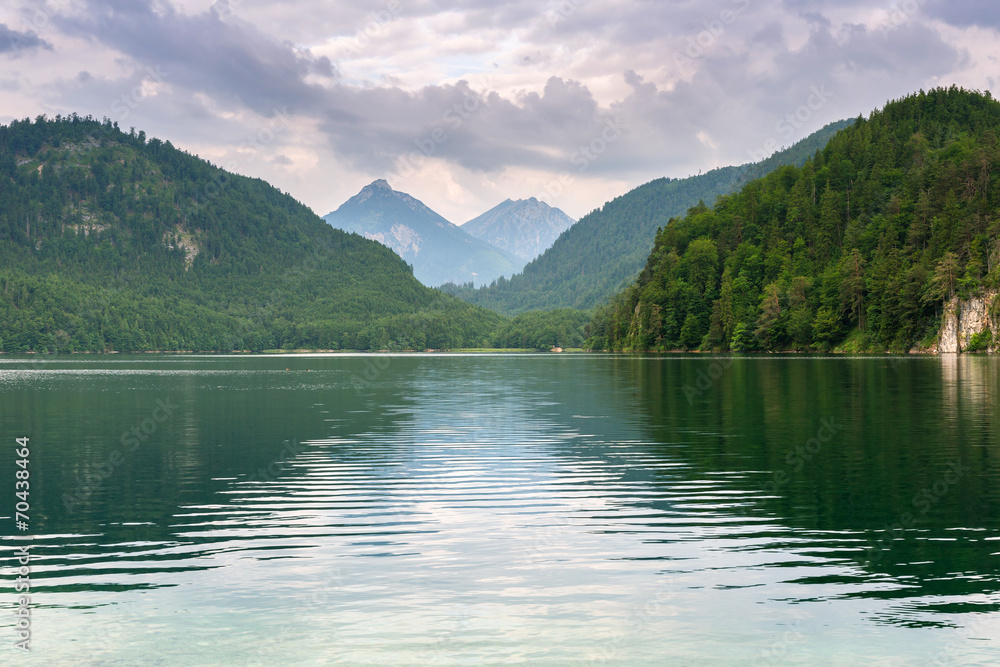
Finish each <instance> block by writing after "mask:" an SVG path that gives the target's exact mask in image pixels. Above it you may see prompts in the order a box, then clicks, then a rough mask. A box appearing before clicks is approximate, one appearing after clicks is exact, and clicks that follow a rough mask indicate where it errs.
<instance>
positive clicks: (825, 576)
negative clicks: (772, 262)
mask: <svg viewBox="0 0 1000 667" xmlns="http://www.w3.org/2000/svg"><path fill="white" fill-rule="evenodd" d="M998 391H1000V363H998V361H997V360H996V359H995V358H991V357H979V356H965V357H910V358H907V357H898V358H890V357H869V358H845V357H809V356H802V355H797V356H789V357H782V356H774V355H769V356H766V357H732V358H727V357H706V356H696V355H688V356H648V357H640V356H609V355H423V354H421V355H370V356H369V355H354V356H352V355H327V356H323V355H318V356H294V357H290V356H282V357H275V356H266V357H202V356H198V357H191V356H153V355H142V356H118V355H116V356H106V357H85V356H73V357H61V358H40V359H27V358H9V357H8V358H4V359H2V360H0V442H3V443H4V445H5V446H7V449H6V451H7V454H5V455H4V456H3V457H0V517H3V518H2V519H0V525H3V527H4V530H3V535H4V536H5V537H4V540H3V543H2V546H0V548H2V549H3V565H4V568H3V571H2V572H3V579H2V581H0V587H2V588H0V604H2V605H3V607H4V611H3V614H2V616H0V618H2V622H0V624H2V625H4V626H5V629H4V630H3V632H0V636H6V637H8V638H7V639H5V640H3V642H0V662H2V663H4V664H25V665H33V664H45V665H75V664H80V665H279V664H280V665H291V664H316V665H321V664H338V663H339V664H407V665H410V664H412V665H472V664H519V663H520V664H551V665H563V664H566V665H576V664H587V665H618V664H621V665H636V664H639V665H642V664H649V665H654V664H697V665H702V664H705V665H753V664H756V665H784V664H793V665H814V664H831V665H853V664H873V663H879V664H893V665H926V664H956V665H958V664H962V665H966V664H982V665H992V664H1000V410H998V407H1000V406H998ZM17 437H29V438H30V450H31V454H30V463H29V470H30V473H31V476H30V481H31V488H30V492H31V495H30V504H31V509H30V511H29V512H28V514H29V516H30V530H29V531H28V532H26V533H22V532H20V531H17V530H16V529H15V528H14V524H13V519H12V518H11V515H12V514H13V512H14V509H15V503H16V502H17V498H15V497H14V481H15V474H16V471H17V470H19V468H18V467H17V466H16V464H15V458H16V457H15V453H14V452H15V450H16V447H15V445H14V439H15V438H17ZM0 451H2V450H0ZM3 480H8V481H7V482H5V481H3ZM3 489H7V490H6V491H3ZM27 536H30V542H31V544H32V546H31V553H32V556H33V558H34V560H33V561H32V562H31V572H30V579H31V584H32V591H31V601H32V605H33V608H32V617H31V619H32V624H31V633H32V634H31V644H30V646H31V652H30V653H29V654H22V653H21V652H20V651H18V650H16V649H15V647H14V643H15V641H16V638H15V636H14V634H13V625H14V617H13V616H12V615H11V613H10V612H11V610H13V608H14V605H15V602H16V594H15V592H14V586H15V578H16V576H17V574H16V569H15V568H16V566H17V562H16V560H15V555H14V552H15V549H16V547H18V546H20V545H22V544H25V543H26V541H27ZM880 661H881V662H880Z"/></svg>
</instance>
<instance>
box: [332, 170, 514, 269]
mask: <svg viewBox="0 0 1000 667" xmlns="http://www.w3.org/2000/svg"><path fill="white" fill-rule="evenodd" d="M324 219H325V220H326V221H327V223H329V224H330V225H331V226H333V227H337V228H338V229H343V230H344V231H346V232H354V233H356V234H361V235H362V236H364V237H365V238H369V239H372V240H375V241H378V242H379V243H381V244H383V245H386V246H388V247H390V248H392V249H393V250H394V251H395V252H396V254H397V255H399V256H400V257H402V258H403V259H404V260H406V261H407V263H409V264H411V265H412V266H413V275H414V276H416V278H417V280H419V281H420V282H422V283H423V284H425V285H430V286H437V285H441V284H443V283H446V282H453V283H457V284H462V283H467V282H472V283H474V284H476V285H483V284H489V283H490V282H492V281H493V280H496V279H497V278H498V277H500V276H506V277H508V278H509V277H510V276H512V275H513V274H515V273H517V272H518V271H520V270H521V267H523V266H524V261H523V260H520V259H518V258H517V257H515V256H514V255H513V254H511V253H509V252H507V251H506V250H502V249H499V248H496V247H494V246H492V245H490V244H489V243H488V242H486V241H482V240H480V239H477V238H474V237H473V236H471V235H470V234H468V233H467V232H466V231H464V230H463V229H462V228H460V227H457V226H456V225H453V224H451V223H450V222H448V221H447V220H445V219H444V218H442V217H441V216H440V215H438V214H437V213H435V212H434V211H432V210H431V209H430V208H428V207H427V206H425V205H424V204H423V203H421V202H420V201H419V200H418V199H415V198H413V197H411V196H410V195H408V194H406V193H405V192H398V191H396V190H393V189H392V188H391V187H389V184H388V183H387V182H386V181H385V180H384V179H381V178H380V179H378V180H377V181H374V182H373V183H371V184H369V185H366V186H365V187H364V188H363V189H362V190H361V192H359V193H358V194H356V195H355V196H353V197H351V198H350V199H349V200H347V201H346V202H345V203H344V204H343V205H342V206H341V207H340V208H338V209H337V210H336V211H333V212H332V213H329V214H327V215H326V216H324Z"/></svg>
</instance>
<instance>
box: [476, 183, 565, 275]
mask: <svg viewBox="0 0 1000 667" xmlns="http://www.w3.org/2000/svg"><path fill="white" fill-rule="evenodd" d="M574 222H576V221H575V220H574V219H573V218H571V217H569V216H568V215H566V214H565V213H563V212H562V211H561V210H559V209H558V208H553V207H551V206H549V205H548V204H546V203H545V202H541V201H538V200H537V199H535V198H534V197H532V198H531V199H518V200H517V201H511V200H510V199H508V200H506V201H504V202H502V203H500V204H497V205H496V206H494V207H493V208H491V209H490V210H489V211H487V212H486V213H483V214H482V215H481V216H479V217H477V218H473V219H472V220H469V221H468V222H466V223H465V224H464V225H462V231H464V232H467V233H469V234H471V235H472V236H475V237H476V238H477V239H482V240H483V241H486V242H487V243H489V244H490V245H492V246H495V247H497V248H500V249H501V250H506V251H507V252H509V253H511V254H512V255H514V256H515V257H517V258H518V259H520V260H522V261H523V262H530V261H531V260H533V259H534V258H536V257H538V256H539V255H541V254H542V253H543V252H544V251H545V250H546V249H547V248H548V247H549V246H551V245H552V243H553V242H554V241H555V240H556V239H557V238H559V235H560V234H562V233H563V232H564V231H566V230H567V229H569V228H570V227H572V226H573V223H574Z"/></svg>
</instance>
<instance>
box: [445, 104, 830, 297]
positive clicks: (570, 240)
mask: <svg viewBox="0 0 1000 667" xmlns="http://www.w3.org/2000/svg"><path fill="white" fill-rule="evenodd" d="M847 124H848V121H841V122H838V123H832V124H830V125H827V126H826V127H824V128H823V129H821V130H819V131H818V132H815V133H814V134H812V135H810V136H809V137H807V138H805V139H803V140H802V141H800V142H799V143H797V144H795V145H794V146H792V147H791V148H788V149H786V150H783V151H781V152H779V153H775V154H774V155H772V156H771V157H769V158H767V159H766V160H763V161H762V162H758V163H755V164H745V165H743V166H741V167H724V168H722V169H715V170H713V171H710V172H708V173H707V174H704V175H701V176H693V177H690V178H685V179H669V178H661V179H658V180H655V181H652V182H650V183H647V184H645V185H642V186H639V187H638V188H636V189H634V190H632V191H631V192H629V193H627V194H625V195H622V196H621V197H618V198H616V199H614V200H613V201H610V202H608V203H606V204H605V205H604V206H603V207H602V208H601V209H598V210H595V211H593V212H592V213H590V214H588V215H586V216H584V217H583V218H581V219H580V221H579V222H577V223H576V224H575V225H573V226H572V227H571V228H570V229H569V230H567V231H566V232H565V233H564V234H563V235H562V236H561V237H560V238H559V239H558V240H557V241H556V242H555V243H554V244H553V245H552V247H551V248H549V249H548V250H547V251H545V253H543V254H542V255H541V256H540V257H538V258H537V259H535V260H534V261H532V262H530V263H528V265H527V266H525V267H524V270H523V271H522V272H521V273H520V274H518V275H515V276H514V277H513V278H511V279H510V280H498V281H497V282H496V284H493V285H490V286H488V287H484V288H482V289H479V290H474V291H473V290H467V289H460V288H456V287H454V286H446V287H445V288H444V289H445V291H448V292H449V293H452V294H455V295H457V296H459V298H462V299H465V300H466V301H469V302H470V303H476V304H479V305H481V306H485V307H487V308H491V309H493V310H496V311H497V312H501V313H506V314H516V313H521V312H524V311H527V310H535V309H549V308H564V307H568V308H592V307H594V306H595V305H597V304H599V303H602V302H604V301H607V300H608V299H610V298H611V297H612V296H613V295H614V294H615V293H616V292H618V291H619V290H621V289H622V288H624V287H625V286H626V285H627V284H628V282H629V281H631V280H634V279H635V276H636V274H637V273H638V272H639V271H640V270H641V269H642V267H643V264H644V263H645V261H646V257H647V256H648V255H649V251H650V249H651V248H652V247H653V239H654V237H655V236H656V230H657V228H659V227H662V226H664V225H666V224H667V221H668V220H670V218H672V217H674V216H677V215H682V214H683V213H684V212H685V211H686V210H687V209H689V208H690V207H692V206H695V205H696V204H697V203H698V202H699V200H705V201H708V202H713V201H715V198H716V197H717V196H719V195H722V194H726V193H729V192H733V191H735V190H737V189H738V188H739V187H740V186H742V185H743V184H744V183H746V182H748V181H750V180H752V179H754V178H757V177H760V176H763V175H764V174H767V173H768V172H770V171H772V170H774V169H776V168H778V167H780V166H781V165H784V164H799V165H800V164H802V163H803V162H805V160H806V158H808V157H809V156H810V155H812V154H813V153H815V152H816V151H817V150H819V149H821V148H823V146H825V145H826V142H827V141H828V140H829V139H830V137H831V136H833V135H834V134H835V133H836V132H837V130H839V129H840V128H842V127H844V126H845V125H847Z"/></svg>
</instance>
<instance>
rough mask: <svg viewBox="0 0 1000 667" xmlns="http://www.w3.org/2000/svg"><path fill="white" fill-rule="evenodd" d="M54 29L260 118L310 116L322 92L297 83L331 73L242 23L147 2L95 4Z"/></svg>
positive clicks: (322, 61) (321, 62)
mask: <svg viewBox="0 0 1000 667" xmlns="http://www.w3.org/2000/svg"><path fill="white" fill-rule="evenodd" d="M56 24H57V25H58V26H59V27H60V28H61V29H62V30H63V31H64V32H66V33H67V34H70V35H74V36H79V37H86V38H90V39H93V40H96V41H99V42H101V43H104V44H106V45H108V46H110V47H112V48H114V49H116V50H118V51H121V52H123V53H126V54H128V55H129V56H131V57H133V58H135V59H136V60H138V61H139V62H141V63H145V64H147V65H151V66H154V67H160V68H162V70H163V71H165V72H168V73H169V77H170V79H169V81H170V83H171V84H176V85H180V86H182V87H184V88H186V89H188V90H190V91H194V92H201V93H206V94H208V95H211V96H212V97H217V98H221V99H222V100H223V101H225V102H227V103H238V104H241V105H245V106H247V107H249V108H250V109H252V110H254V111H255V112H257V113H261V114H265V115H269V114H271V113H272V112H273V111H274V110H275V109H278V108H281V107H287V108H289V109H290V110H292V111H293V112H301V111H316V110H317V109H319V108H320V107H322V106H323V104H324V101H325V98H326V93H325V91H324V89H323V88H322V87H320V86H318V85H315V84H309V83H306V82H305V80H304V79H305V77H306V76H308V75H310V74H316V75H321V76H326V77H332V76H334V74H335V72H334V68H333V65H332V64H331V63H330V61H329V60H328V59H326V58H315V57H313V56H312V55H311V54H310V53H309V52H307V51H298V50H296V49H294V48H293V47H292V46H291V45H289V44H282V43H279V42H278V41H277V40H275V39H274V38H272V37H269V36H267V35H265V34H263V33H261V32H260V31H259V30H257V29H256V28H255V27H253V26H251V25H250V24H247V23H243V22H240V21H239V20H236V19H234V20H231V21H224V20H222V18H220V16H219V14H218V13H217V12H215V11H208V12H205V13H203V14H197V15H187V14H181V13H179V12H177V11H176V10H175V9H174V8H173V7H172V6H171V5H169V4H166V3H159V2H154V1H153V0H101V1H100V2H95V1H91V2H89V3H88V5H87V11H86V12H84V13H82V14H79V15H75V16H65V15H64V16H60V17H58V18H57V19H56Z"/></svg>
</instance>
